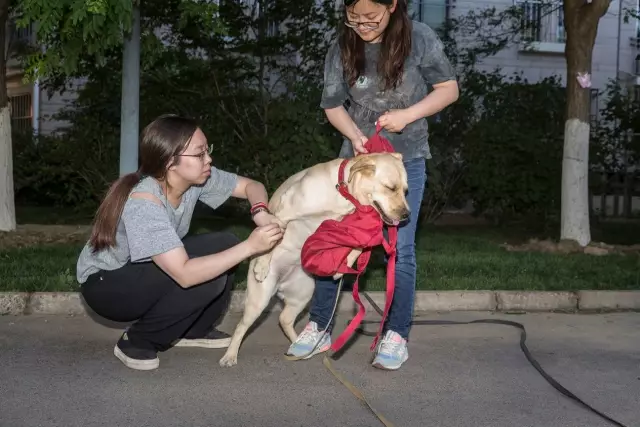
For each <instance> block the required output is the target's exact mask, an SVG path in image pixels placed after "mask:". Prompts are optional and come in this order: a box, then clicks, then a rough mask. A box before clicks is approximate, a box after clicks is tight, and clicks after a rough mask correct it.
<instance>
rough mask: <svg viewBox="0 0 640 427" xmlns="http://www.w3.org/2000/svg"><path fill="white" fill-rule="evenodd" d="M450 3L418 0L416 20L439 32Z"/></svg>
mask: <svg viewBox="0 0 640 427" xmlns="http://www.w3.org/2000/svg"><path fill="white" fill-rule="evenodd" d="M449 1H450V0H416V1H415V2H413V3H414V4H413V9H414V19H416V20H418V21H420V22H424V23H425V24H427V25H428V26H430V27H431V28H433V29H434V30H437V29H438V28H439V27H441V26H442V25H444V24H445V23H446V22H447V19H448V18H449ZM638 1H640V0H638Z"/></svg>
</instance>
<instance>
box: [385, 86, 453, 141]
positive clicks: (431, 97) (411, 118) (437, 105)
mask: <svg viewBox="0 0 640 427" xmlns="http://www.w3.org/2000/svg"><path fill="white" fill-rule="evenodd" d="M458 96H459V91H458V82H457V81H456V80H449V81H446V82H442V83H437V84H434V85H433V90H432V91H431V92H430V93H429V94H428V95H427V96H425V97H424V98H422V100H421V101H419V102H417V103H415V104H413V105H412V106H410V107H407V108H405V109H402V110H389V111H387V112H386V113H384V114H383V115H382V116H380V119H379V120H380V126H382V127H383V128H385V129H386V130H388V131H389V132H400V131H402V129H404V128H405V126H407V125H408V124H409V123H413V122H415V121H416V120H419V119H422V118H425V117H429V116H432V115H434V114H436V113H438V112H439V111H442V110H443V109H444V108H445V107H448V106H449V105H451V104H453V103H454V102H456V101H457V100H458Z"/></svg>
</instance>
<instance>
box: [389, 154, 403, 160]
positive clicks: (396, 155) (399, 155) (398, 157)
mask: <svg viewBox="0 0 640 427" xmlns="http://www.w3.org/2000/svg"><path fill="white" fill-rule="evenodd" d="M391 155H392V156H393V157H395V158H396V159H398V160H402V154H400V153H391Z"/></svg>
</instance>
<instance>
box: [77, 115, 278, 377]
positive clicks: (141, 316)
mask: <svg viewBox="0 0 640 427" xmlns="http://www.w3.org/2000/svg"><path fill="white" fill-rule="evenodd" d="M209 153H210V150H209V146H208V144H207V139H206V137H205V135H204V134H203V133H202V131H201V130H200V129H199V128H198V126H197V124H196V123H195V122H194V121H192V120H190V119H186V118H182V117H177V116H172V115H167V116H161V117H159V118H157V119H156V120H155V121H154V122H152V123H151V124H149V125H148V126H147V127H146V128H145V129H144V130H143V132H142V135H141V144H140V168H139V169H138V171H137V172H135V173H132V174H129V175H125V176H123V177H121V178H120V179H119V180H117V181H116V182H115V183H114V184H113V185H112V186H111V188H110V189H109V191H108V192H107V194H106V196H105V198H104V200H103V201H102V203H101V205H100V208H99V209H98V211H97V214H96V218H95V223H94V227H93V231H92V234H91V237H90V239H89V241H88V242H87V244H86V245H85V247H84V249H83V250H82V253H81V254H80V257H79V259H78V264H77V279H78V282H79V283H80V284H81V285H82V295H83V297H84V299H85V301H86V303H87V304H88V305H89V306H90V307H91V309H92V310H94V311H95V312H96V313H97V314H98V315H100V316H103V317H105V318H106V319H109V320H112V321H116V322H131V321H135V323H133V325H132V326H130V327H129V328H128V329H127V330H126V331H125V332H124V333H123V334H122V336H121V337H120V339H119V341H118V342H117V344H116V346H115V348H114V354H115V356H116V357H117V358H118V359H120V360H121V361H122V362H123V363H124V364H125V365H126V366H128V367H129V368H133V369H141V370H149V369H155V368H157V367H158V365H159V360H158V356H157V353H158V352H159V351H165V350H167V349H169V348H171V347H172V346H200V347H207V348H222V347H226V346H228V345H229V340H230V337H229V335H227V334H225V333H223V332H220V331H218V330H217V329H216V328H215V325H216V323H217V322H218V321H219V320H220V319H221V317H222V315H223V314H224V311H225V309H226V306H227V304H228V303H229V296H230V290H231V286H232V283H233V278H234V276H233V271H234V268H235V266H236V265H237V264H239V263H240V262H242V261H244V260H245V259H247V258H249V257H251V256H253V255H255V254H257V253H260V252H262V251H266V250H268V249H270V248H272V247H273V246H274V245H275V244H276V243H277V242H278V241H279V240H280V239H281V238H282V233H283V231H282V229H281V228H280V226H279V225H278V223H277V221H276V219H275V217H274V216H273V215H271V214H270V213H269V212H268V211H267V209H266V203H267V193H266V191H265V188H264V186H263V185H262V184H261V183H259V182H256V181H253V180H251V179H248V178H245V177H241V176H237V175H236V174H233V173H229V172H225V171H223V170H220V169H217V168H216V167H212V166H211V157H210V156H209ZM229 197H237V198H242V199H248V201H249V203H250V204H251V206H252V209H251V212H252V214H253V220H254V222H255V223H256V225H257V226H258V227H257V228H256V229H255V230H254V231H253V232H252V233H251V235H250V236H249V237H248V238H247V240H245V241H240V240H239V239H238V238H237V237H235V236H234V235H233V234H230V233H225V232H220V233H209V234H201V235H194V236H188V237H186V238H185V235H186V234H187V232H188V230H189V225H190V222H191V217H192V214H193V210H194V207H195V205H196V202H197V201H198V200H200V201H202V202H203V203H205V204H207V205H209V206H210V207H212V208H213V209H215V208H217V207H218V206H220V205H221V204H222V203H224V202H225V201H226V200H227V199H228V198H229Z"/></svg>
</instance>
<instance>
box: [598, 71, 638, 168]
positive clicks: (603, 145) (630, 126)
mask: <svg viewBox="0 0 640 427" xmlns="http://www.w3.org/2000/svg"><path fill="white" fill-rule="evenodd" d="M602 94H604V95H606V97H605V99H604V106H603V108H602V109H601V111H600V120H599V121H598V123H597V124H596V126H595V127H594V128H593V129H592V144H591V150H590V153H589V160H590V163H591V165H592V167H593V168H594V169H596V170H597V171H601V172H607V173H619V172H622V171H623V170H626V168H627V167H628V166H629V165H632V164H637V163H638V160H640V138H639V137H638V136H639V135H640V99H638V98H637V97H636V96H633V94H631V93H629V92H628V91H626V90H624V88H623V87H622V86H621V85H620V84H619V83H618V82H616V81H615V80H612V81H610V82H609V84H608V85H607V87H606V90H605V91H603V93H602Z"/></svg>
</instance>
